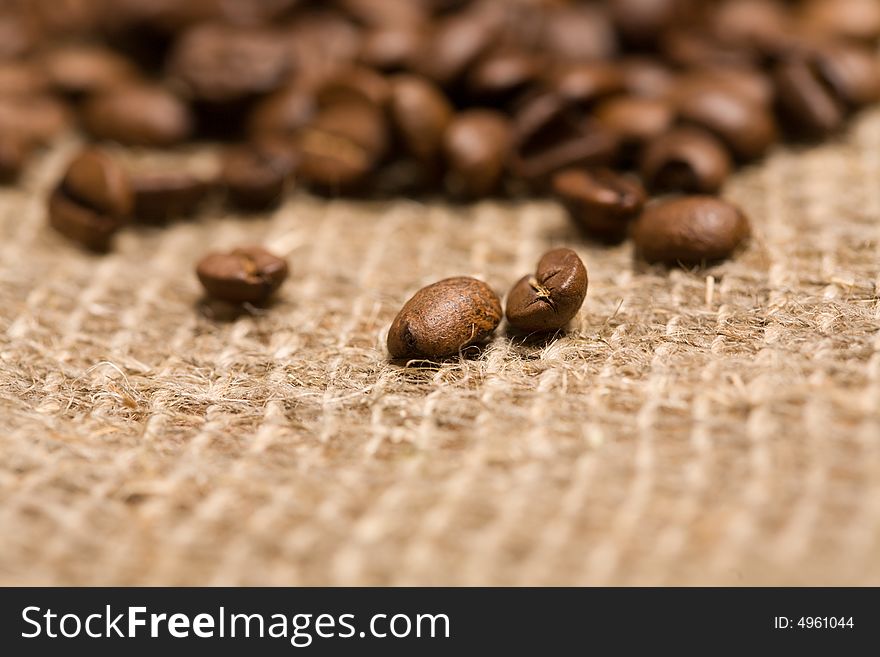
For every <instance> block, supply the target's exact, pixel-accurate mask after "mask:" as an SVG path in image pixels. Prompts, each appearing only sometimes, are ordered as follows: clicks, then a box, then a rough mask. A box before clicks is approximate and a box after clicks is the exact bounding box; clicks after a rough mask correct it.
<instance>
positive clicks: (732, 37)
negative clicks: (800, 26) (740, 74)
mask: <svg viewBox="0 0 880 657" xmlns="http://www.w3.org/2000/svg"><path fill="white" fill-rule="evenodd" d="M714 4H715V6H714V7H712V9H711V16H710V20H709V24H708V25H707V26H704V27H703V28H702V29H704V30H705V31H706V33H707V34H708V35H710V36H711V37H713V38H716V39H719V40H721V41H723V42H725V43H733V44H739V45H740V46H746V47H748V48H753V49H755V50H756V51H757V52H760V53H768V52H772V51H774V50H775V49H777V48H779V46H780V45H781V44H782V43H783V42H784V41H785V40H787V39H788V38H789V34H790V33H791V32H792V28H793V19H792V16H791V12H790V9H789V7H787V6H786V5H785V3H783V2H779V1H778V0H722V1H721V2H716V3H714Z"/></svg>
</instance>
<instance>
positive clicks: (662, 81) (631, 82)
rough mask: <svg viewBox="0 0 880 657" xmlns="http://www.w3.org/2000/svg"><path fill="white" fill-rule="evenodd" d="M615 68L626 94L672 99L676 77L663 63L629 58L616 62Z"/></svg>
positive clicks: (642, 58) (642, 57)
mask: <svg viewBox="0 0 880 657" xmlns="http://www.w3.org/2000/svg"><path fill="white" fill-rule="evenodd" d="M617 68H618V70H619V71H620V77H621V80H622V81H623V88H624V91H625V92H626V93H628V94H631V95H633V96H639V97H641V98H658V99H669V98H671V97H672V91H673V88H674V86H675V77H676V76H675V74H674V73H673V72H672V71H671V70H670V69H669V67H668V66H666V65H665V64H664V63H663V62H660V61H657V60H655V59H651V58H648V57H646V56H631V57H627V58H625V59H623V60H621V61H620V62H618V64H617Z"/></svg>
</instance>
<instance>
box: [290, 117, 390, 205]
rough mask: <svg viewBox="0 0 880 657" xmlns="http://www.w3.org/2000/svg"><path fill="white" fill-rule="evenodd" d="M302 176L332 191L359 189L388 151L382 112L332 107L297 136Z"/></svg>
mask: <svg viewBox="0 0 880 657" xmlns="http://www.w3.org/2000/svg"><path fill="white" fill-rule="evenodd" d="M297 148H298V155H299V157H300V160H299V164H298V167H297V172H298V174H299V175H300V176H301V177H302V178H303V180H305V181H306V182H308V183H310V184H311V185H313V186H315V187H317V188H319V189H322V190H325V191H329V192H334V193H337V192H341V191H346V190H350V189H356V188H359V187H360V186H361V185H362V184H363V183H364V182H365V181H366V179H367V177H368V176H369V175H370V174H371V173H372V172H373V171H375V169H376V167H377V166H378V165H379V163H380V162H381V161H382V159H383V157H384V156H385V154H386V153H387V150H388V127H387V125H386V122H385V117H384V115H383V114H382V112H381V111H380V110H379V109H377V108H374V107H372V106H370V105H365V104H363V103H355V104H350V105H342V104H337V105H331V106H330V107H326V108H324V109H322V110H321V111H320V112H319V113H318V114H317V115H316V116H315V118H314V119H313V120H312V121H311V122H310V123H309V125H308V126H307V127H306V128H304V129H303V130H302V131H300V133H299V134H298V136H297Z"/></svg>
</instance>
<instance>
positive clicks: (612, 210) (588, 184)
mask: <svg viewBox="0 0 880 657" xmlns="http://www.w3.org/2000/svg"><path fill="white" fill-rule="evenodd" d="M553 193H554V194H555V195H556V197H557V198H558V199H559V200H560V201H561V202H562V204H563V205H564V206H565V207H566V209H567V210H568V214H569V216H570V217H571V219H572V221H574V223H575V224H576V225H577V226H578V227H579V228H580V229H581V230H583V231H584V232H585V233H586V234H588V235H589V236H590V237H593V238H595V239H598V240H601V241H603V242H609V243H616V242H620V241H622V240H623V239H624V238H625V237H626V235H627V232H628V230H629V225H630V222H631V221H632V220H633V219H635V218H636V217H637V216H638V215H639V213H640V212H641V211H642V207H643V206H644V204H645V201H646V200H647V194H646V193H645V189H644V188H643V187H642V185H641V184H640V183H639V182H638V181H637V180H635V179H633V178H630V177H628V176H626V175H623V174H620V173H615V172H613V171H611V170H609V169H594V170H587V169H566V170H565V171H560V172H559V173H557V174H556V175H555V176H554V177H553Z"/></svg>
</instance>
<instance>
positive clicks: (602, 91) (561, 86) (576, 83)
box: [551, 63, 624, 106]
mask: <svg viewBox="0 0 880 657" xmlns="http://www.w3.org/2000/svg"><path fill="white" fill-rule="evenodd" d="M551 87H552V90H553V91H554V93H556V94H557V95H558V96H559V97H560V98H561V99H562V101H563V102H565V103H566V104H568V105H582V106H589V105H592V104H593V103H595V102H596V101H598V100H600V99H602V98H606V97H608V96H610V95H612V94H617V93H620V92H622V91H623V90H624V80H623V75H622V74H621V71H620V69H619V68H618V67H616V66H612V65H610V64H605V63H585V64H577V65H572V66H566V67H564V68H563V69H562V70H561V71H560V72H558V73H557V74H555V75H554V76H553V79H552V81H551Z"/></svg>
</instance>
